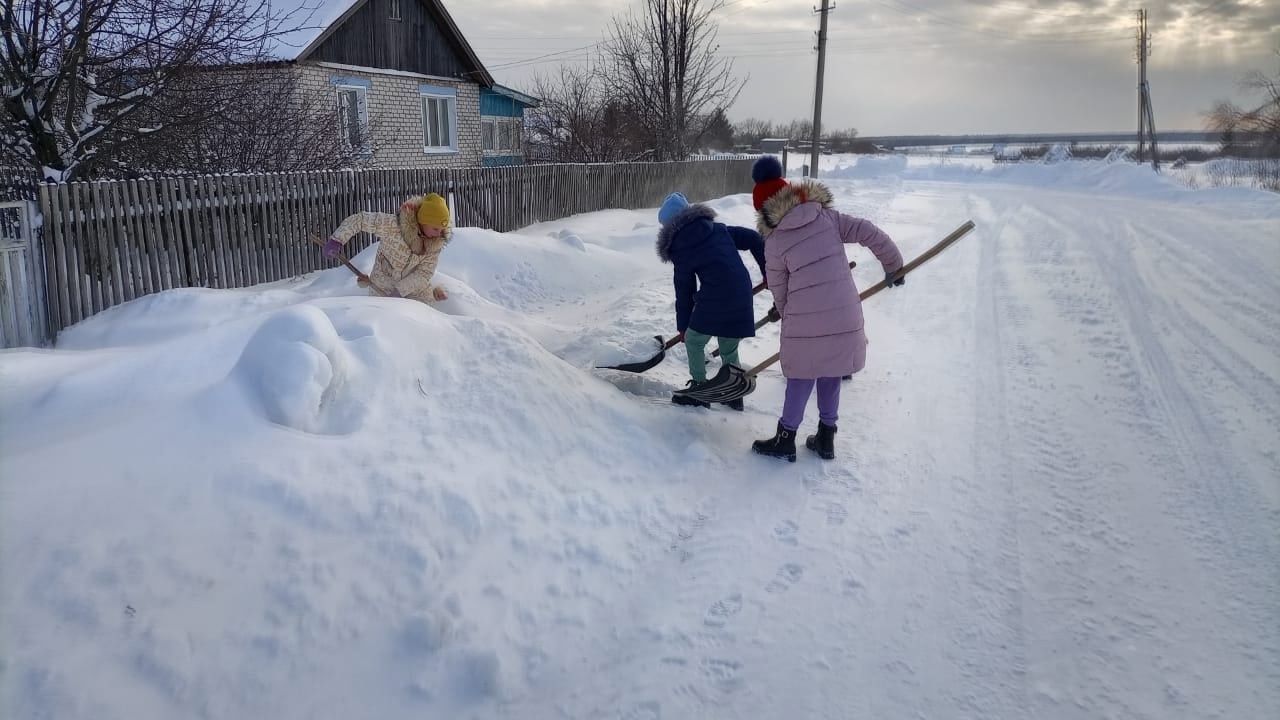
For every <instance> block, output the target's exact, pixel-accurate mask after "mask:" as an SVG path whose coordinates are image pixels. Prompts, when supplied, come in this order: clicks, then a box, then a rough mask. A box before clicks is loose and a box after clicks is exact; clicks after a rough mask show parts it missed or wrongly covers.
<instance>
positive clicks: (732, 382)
mask: <svg viewBox="0 0 1280 720" xmlns="http://www.w3.org/2000/svg"><path fill="white" fill-rule="evenodd" d="M973 228H974V224H973V221H972V220H966V221H965V223H964V224H963V225H961V226H960V227H958V228H956V229H955V230H953V231H952V232H951V234H950V235H948V236H946V237H945V238H943V239H942V241H941V242H939V243H938V244H937V245H934V246H933V247H931V248H929V249H928V250H926V251H924V253H922V254H921V255H920V256H919V257H917V258H916V259H914V260H912V261H911V262H909V263H907V264H906V265H903V266H902V269H901V270H899V271H898V277H902V276H904V275H906V274H907V273H909V272H911V271H912V270H915V269H916V268H918V267H920V266H921V265H923V264H924V263H925V262H927V261H929V260H930V259H932V258H933V256H935V255H937V254H938V253H940V252H942V251H943V250H946V249H947V248H948V247H950V246H951V245H952V244H953V243H955V241H957V240H959V239H960V238H962V237H964V236H965V235H966V234H967V233H968V232H969V231H970V230H972V229H973ZM888 286H889V284H888V283H887V282H886V281H884V280H881V281H880V282H878V283H876V284H875V285H872V286H871V287H869V288H867V289H866V290H863V291H862V293H861V294H860V295H859V296H858V297H859V298H860V299H861V300H866V299H867V298H869V297H871V296H872V295H875V294H876V293H878V292H880V291H881V290H883V289H885V288H886V287H888ZM781 356H782V353H781V352H776V353H774V354H773V355H772V356H770V357H769V359H767V360H765V361H764V362H762V363H760V364H759V365H756V366H755V367H753V368H751V369H750V370H743V369H742V368H740V367H734V366H732V365H725V366H724V367H722V368H720V372H719V373H718V374H717V375H716V376H715V377H714V378H712V379H711V380H709V381H708V382H707V383H706V384H705V385H703V386H702V387H699V388H698V389H697V390H696V391H693V390H677V391H676V392H675V394H676V395H683V396H685V397H688V398H692V399H694V400H701V401H702V402H709V403H724V402H730V401H732V400H737V399H739V398H742V397H746V396H747V395H750V394H751V393H752V391H754V390H755V389H756V376H757V375H759V374H760V372H761V371H763V370H764V369H765V368H767V367H769V366H770V365H772V364H774V363H775V362H777V361H778V358H780V357H781Z"/></svg>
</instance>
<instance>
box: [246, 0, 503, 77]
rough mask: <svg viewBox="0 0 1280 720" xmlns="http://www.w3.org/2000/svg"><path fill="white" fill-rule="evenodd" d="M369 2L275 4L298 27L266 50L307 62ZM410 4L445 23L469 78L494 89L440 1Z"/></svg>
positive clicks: (290, 0) (287, 0)
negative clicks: (424, 7)
mask: <svg viewBox="0 0 1280 720" xmlns="http://www.w3.org/2000/svg"><path fill="white" fill-rule="evenodd" d="M368 2H369V0H274V1H273V2H271V3H270V5H271V8H272V10H273V11H275V13H276V14H277V15H279V16H281V17H283V18H284V24H285V25H286V26H289V25H296V26H297V29H296V30H292V31H289V32H287V33H285V34H283V35H280V36H278V37H276V38H274V39H273V41H272V42H271V44H270V46H269V47H268V48H267V54H268V55H269V56H271V57H273V58H276V59H280V60H294V61H296V60H306V59H307V57H308V56H309V55H310V54H311V53H312V52H313V51H314V50H315V49H316V48H318V47H320V45H321V44H322V43H324V41H325V40H326V39H328V37H329V36H330V35H332V34H333V33H334V31H335V30H337V29H338V28H339V27H341V26H342V23H344V22H346V21H347V19H348V18H350V17H351V16H352V15H354V14H355V13H356V11H357V10H359V9H360V8H362V7H364V6H365V5H366V4H367V3H368ZM407 2H420V3H424V4H426V5H428V6H430V7H431V8H432V9H434V10H435V11H436V13H437V14H438V16H439V17H440V18H441V19H442V20H443V23H442V26H441V28H440V30H441V31H442V32H443V33H444V34H445V36H446V37H449V38H450V39H452V40H453V41H454V42H456V43H457V45H458V48H459V49H460V50H461V51H462V55H463V59H464V60H465V61H466V63H467V64H468V65H470V66H471V70H470V71H468V73H467V74H468V75H471V76H472V77H473V78H474V79H475V81H476V82H478V83H480V84H481V85H484V86H485V87H493V84H494V81H493V76H492V75H490V74H489V71H488V70H486V69H485V67H484V64H483V63H481V62H480V57H479V56H478V55H476V51H475V50H474V49H472V47H471V43H469V42H467V39H466V37H464V36H463V35H462V31H461V30H459V29H458V26H457V24H456V23H454V21H453V17H452V16H450V15H449V11H448V10H446V9H445V7H444V3H443V2H441V0H407Z"/></svg>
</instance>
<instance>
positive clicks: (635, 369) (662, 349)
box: [596, 335, 667, 373]
mask: <svg viewBox="0 0 1280 720" xmlns="http://www.w3.org/2000/svg"><path fill="white" fill-rule="evenodd" d="M653 339H654V340H657V341H658V354H657V355H654V356H653V357H651V358H649V359H648V360H643V361H641V362H633V363H623V364H621V365H597V366H596V369H598V370H621V371H622V372H629V373H642V372H644V371H646V370H650V369H652V368H654V367H657V365H658V363H660V362H662V360H663V358H665V357H666V356H667V348H666V343H664V342H663V340H662V336H661V335H654V336H653Z"/></svg>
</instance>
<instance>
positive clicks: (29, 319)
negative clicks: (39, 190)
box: [0, 200, 50, 348]
mask: <svg viewBox="0 0 1280 720" xmlns="http://www.w3.org/2000/svg"><path fill="white" fill-rule="evenodd" d="M34 217H35V203H32V202H27V201H25V200H18V201H12V202H0V347H4V348H12V347H39V346H44V345H48V344H49V339H50V337H49V319H48V312H47V311H46V309H45V297H46V291H45V274H44V269H43V268H44V257H43V252H42V248H41V246H40V243H38V242H36V238H35V234H36V231H35V227H34V223H33V218H34Z"/></svg>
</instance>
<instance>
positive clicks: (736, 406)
mask: <svg viewBox="0 0 1280 720" xmlns="http://www.w3.org/2000/svg"><path fill="white" fill-rule="evenodd" d="M720 404H721V405H727V406H728V407H729V409H730V410H737V411H738V412H742V410H743V408H744V407H745V406H744V405H743V404H742V398H738V399H737V400H730V401H729V402H726V403H720Z"/></svg>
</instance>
